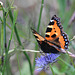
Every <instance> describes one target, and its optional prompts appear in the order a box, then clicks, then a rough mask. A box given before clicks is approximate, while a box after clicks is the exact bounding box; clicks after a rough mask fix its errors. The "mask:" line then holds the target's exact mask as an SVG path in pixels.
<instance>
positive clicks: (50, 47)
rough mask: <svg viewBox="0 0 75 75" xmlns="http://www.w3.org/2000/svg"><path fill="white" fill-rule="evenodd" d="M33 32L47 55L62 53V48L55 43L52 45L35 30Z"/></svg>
mask: <svg viewBox="0 0 75 75" xmlns="http://www.w3.org/2000/svg"><path fill="white" fill-rule="evenodd" d="M31 30H32V32H33V34H34V36H35V38H36V40H37V42H38V44H39V46H40V48H41V50H42V51H43V52H45V53H58V52H60V49H61V47H60V46H59V45H57V44H55V43H52V42H50V41H47V40H46V39H45V38H43V37H42V36H41V35H40V34H38V33H37V32H36V31H35V30H34V29H32V28H31Z"/></svg>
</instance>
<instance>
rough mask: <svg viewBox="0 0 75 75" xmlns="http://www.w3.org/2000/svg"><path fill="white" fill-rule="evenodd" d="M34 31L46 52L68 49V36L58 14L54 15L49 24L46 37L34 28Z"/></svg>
mask: <svg viewBox="0 0 75 75" xmlns="http://www.w3.org/2000/svg"><path fill="white" fill-rule="evenodd" d="M31 29H32V28H31ZM32 32H33V34H34V36H35V38H36V40H37V41H38V44H39V46H40V48H41V50H42V51H43V52H45V53H59V52H64V50H66V49H68V45H69V39H68V36H67V34H66V33H65V32H64V31H63V27H62V25H61V22H60V18H58V17H57V16H56V15H54V16H53V17H52V19H51V20H50V22H49V24H48V26H47V29H46V33H45V38H44V37H42V36H41V35H40V34H39V33H37V32H36V31H35V30H34V29H32Z"/></svg>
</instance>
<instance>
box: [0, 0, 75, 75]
mask: <svg viewBox="0 0 75 75" xmlns="http://www.w3.org/2000/svg"><path fill="white" fill-rule="evenodd" d="M1 1H2V2H3V7H6V5H7V2H6V0H1ZM41 1H42V0H10V1H9V4H10V7H11V10H12V13H13V11H14V10H16V11H17V13H18V14H17V20H16V28H17V31H18V34H19V37H20V40H21V43H22V45H23V47H24V49H28V50H40V48H39V47H38V44H37V42H36V40H35V38H34V36H33V34H32V32H31V30H30V27H32V28H34V29H35V30H37V27H38V20H39V14H40V8H41ZM6 8H7V7H6ZM2 15H3V14H2V11H0V16H1V17H3V16H2ZM53 15H57V16H58V17H60V18H61V24H62V26H63V29H64V31H65V32H66V33H67V34H68V36H69V40H71V39H72V38H73V36H74V35H75V0H44V4H43V11H42V15H41V16H42V17H41V24H40V28H39V31H38V32H39V33H40V34H41V35H42V36H45V31H46V28H47V25H48V23H49V21H50V19H51V17H52V16H53ZM10 21H11V20H10V17H9V16H8V17H7V19H6V23H7V24H8V26H9V27H8V26H7V27H6V37H7V39H6V40H7V44H8V42H9V38H10V35H11V22H10ZM0 33H1V21H0ZM0 36H1V34H0ZM0 42H1V37H0ZM0 47H1V43H0ZM16 47H17V48H18V49H19V50H20V49H21V47H20V45H19V44H18V41H17V39H16V34H15V33H14V34H13V38H12V41H11V44H10V50H12V49H14V48H16ZM19 50H16V49H15V52H14V53H12V54H11V55H10V56H11V57H10V72H11V73H10V74H9V75H31V74H30V67H29V63H28V60H27V58H26V57H25V55H24V54H23V53H22V52H20V51H19ZM69 51H71V52H72V53H75V41H74V40H73V41H70V45H69ZM0 53H1V52H0ZM27 54H28V56H29V58H30V60H31V64H32V66H33V65H34V59H35V57H37V56H40V55H41V54H40V53H37V54H35V53H34V52H27ZM0 55H1V54H0ZM36 55H37V56H36ZM60 57H61V59H59V60H58V61H57V62H56V63H54V64H53V65H52V68H53V71H54V73H55V74H54V75H75V69H74V68H75V58H71V57H69V56H68V54H62V55H61V56H60ZM0 72H2V69H1V68H0ZM33 73H34V75H53V74H52V71H51V69H49V70H47V71H46V72H44V71H42V72H40V73H39V74H38V73H37V72H36V71H35V70H34V71H33Z"/></svg>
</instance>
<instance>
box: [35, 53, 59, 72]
mask: <svg viewBox="0 0 75 75" xmlns="http://www.w3.org/2000/svg"><path fill="white" fill-rule="evenodd" d="M59 56H60V55H59V54H53V53H51V54H49V53H47V55H45V56H43V55H41V57H40V58H39V57H38V58H37V59H36V60H35V61H36V66H38V67H40V68H38V69H37V70H39V71H41V70H42V69H45V68H46V66H47V65H48V64H50V63H53V62H55V61H56V58H57V57H59Z"/></svg>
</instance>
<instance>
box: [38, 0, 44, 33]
mask: <svg viewBox="0 0 75 75" xmlns="http://www.w3.org/2000/svg"><path fill="white" fill-rule="evenodd" d="M43 5H44V0H42V2H41V8H40V15H39V20H38V27H37V31H38V32H39V28H40V23H41V16H42V10H43Z"/></svg>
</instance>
